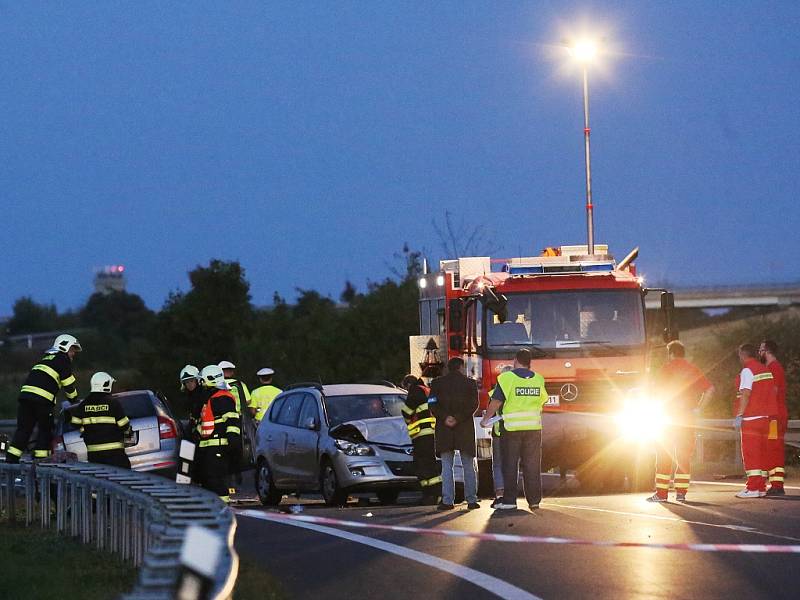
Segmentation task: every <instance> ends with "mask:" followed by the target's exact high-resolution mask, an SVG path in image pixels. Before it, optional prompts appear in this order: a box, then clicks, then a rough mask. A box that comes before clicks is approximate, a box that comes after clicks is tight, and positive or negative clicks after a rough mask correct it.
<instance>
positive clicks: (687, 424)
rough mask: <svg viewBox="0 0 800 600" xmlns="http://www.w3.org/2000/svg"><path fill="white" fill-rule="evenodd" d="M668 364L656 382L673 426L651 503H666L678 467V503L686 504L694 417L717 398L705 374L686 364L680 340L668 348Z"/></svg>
mask: <svg viewBox="0 0 800 600" xmlns="http://www.w3.org/2000/svg"><path fill="white" fill-rule="evenodd" d="M667 355H668V356H669V361H668V362H667V363H666V364H665V365H664V366H663V367H662V368H661V371H660V372H659V373H658V377H657V378H656V381H657V384H658V389H659V391H660V392H661V394H662V396H663V398H664V401H665V409H666V411H667V414H669V420H670V426H669V427H668V428H667V430H666V432H665V436H664V440H663V443H662V444H660V445H659V448H658V455H657V458H656V482H655V486H656V491H655V494H653V495H652V496H651V497H649V498H648V501H650V502H666V501H667V494H668V493H669V484H670V481H671V480H672V467H673V463H674V464H675V499H676V500H677V501H678V502H684V501H685V500H686V493H687V492H688V491H689V480H690V479H691V476H690V464H691V460H692V454H693V453H694V444H695V439H694V434H695V432H694V427H695V422H694V421H695V417H697V416H699V415H700V413H702V411H703V408H704V407H705V406H706V405H707V404H708V402H709V401H710V399H711V397H712V395H713V394H714V386H713V385H712V384H711V382H710V381H709V380H708V379H706V376H705V375H704V374H703V372H702V371H701V370H700V369H698V368H697V367H696V366H695V365H693V364H692V363H690V362H689V361H688V360H686V348H685V347H684V345H683V344H682V343H681V342H679V341H678V340H674V341H672V342H670V343H669V344H667Z"/></svg>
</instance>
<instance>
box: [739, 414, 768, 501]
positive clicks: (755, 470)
mask: <svg viewBox="0 0 800 600" xmlns="http://www.w3.org/2000/svg"><path fill="white" fill-rule="evenodd" d="M769 421H770V420H769V419H768V418H766V417H765V418H759V419H753V420H752V421H742V462H743V463H744V471H745V475H747V489H748V490H751V491H760V492H763V491H766V489H767V475H768V465H769V454H768V453H767V434H768V433H769Z"/></svg>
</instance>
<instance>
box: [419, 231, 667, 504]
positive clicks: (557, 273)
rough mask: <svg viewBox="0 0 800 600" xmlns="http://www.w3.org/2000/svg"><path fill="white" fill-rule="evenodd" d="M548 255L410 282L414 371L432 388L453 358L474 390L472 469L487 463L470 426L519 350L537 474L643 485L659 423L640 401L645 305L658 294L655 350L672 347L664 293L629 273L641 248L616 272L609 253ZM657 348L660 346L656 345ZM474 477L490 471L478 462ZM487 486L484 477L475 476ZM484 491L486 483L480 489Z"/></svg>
mask: <svg viewBox="0 0 800 600" xmlns="http://www.w3.org/2000/svg"><path fill="white" fill-rule="evenodd" d="M594 249H595V253H594V254H593V255H591V256H589V255H587V246H585V245H582V246H581V245H577V246H562V247H560V248H547V249H546V250H545V251H543V252H542V254H541V255H540V256H536V257H528V258H513V259H498V260H493V259H491V258H489V257H470V258H459V259H453V260H443V261H441V262H440V265H439V271H438V272H434V273H426V274H424V275H423V276H422V277H421V278H420V280H419V289H420V297H419V315H420V335H418V336H412V337H411V339H410V345H411V365H412V372H414V373H417V374H418V375H421V376H422V377H426V378H432V377H435V376H437V375H438V374H439V373H440V372H441V371H442V369H443V365H444V363H446V362H447V359H448V358H451V357H454V356H460V357H462V358H463V359H464V360H465V362H466V368H467V375H468V376H470V377H472V378H474V379H475V380H476V381H478V384H479V390H480V408H479V410H478V412H477V413H476V419H475V420H476V432H477V436H478V459H479V462H482V461H486V460H488V459H490V458H491V440H490V437H489V436H490V433H489V431H488V430H485V429H483V428H481V427H480V426H479V425H478V424H477V423H478V421H479V420H480V416H481V413H482V411H483V410H484V409H485V407H486V405H487V404H488V400H489V395H490V393H491V390H492V389H493V387H494V385H495V383H496V381H497V376H498V375H499V374H500V373H501V372H503V370H505V369H507V368H510V367H511V366H512V364H513V361H514V355H515V353H516V352H517V350H518V349H520V348H528V349H529V350H530V351H531V354H532V357H533V362H532V369H533V370H534V371H537V372H539V373H541V374H542V375H543V376H544V378H545V381H546V387H547V393H548V400H547V403H546V405H545V409H544V410H545V414H544V415H543V417H544V418H543V438H542V440H543V441H542V446H543V448H542V449H543V454H542V468H543V470H547V469H551V468H560V470H561V473H562V476H566V472H567V470H575V471H576V472H577V474H578V479H579V480H580V481H581V483H582V484H583V483H587V482H588V483H590V485H591V486H592V487H600V488H606V487H609V488H611V487H614V488H619V487H620V485H624V486H625V487H626V488H628V489H632V488H634V487H644V486H646V485H652V481H653V480H652V470H653V462H654V461H653V460H651V458H652V457H653V455H652V450H653V449H652V447H651V446H650V444H649V443H645V442H652V441H653V439H655V438H657V436H658V433H659V431H660V428H661V427H662V426H663V418H662V415H661V411H660V407H659V406H658V404H657V402H655V401H652V400H651V399H650V398H648V394H647V392H646V386H645V382H646V378H647V373H648V369H649V351H650V349H651V346H652V343H651V341H650V340H649V339H648V335H647V331H648V329H647V326H646V320H645V319H646V317H645V307H644V296H645V294H647V293H648V292H651V293H652V292H655V291H657V292H660V293H661V304H662V312H663V313H664V322H665V324H666V328H665V330H664V335H663V337H664V341H669V340H671V339H676V338H677V331H676V330H675V327H674V320H673V318H672V309H673V306H674V301H673V298H672V294H670V293H669V292H667V291H666V290H660V289H659V290H648V289H646V288H644V287H643V280H642V278H640V277H637V275H636V268H635V266H634V264H633V260H634V259H635V258H636V256H637V255H638V249H636V250H634V251H632V252H631V253H630V254H629V255H628V256H627V257H625V259H624V260H623V261H621V262H620V263H617V262H616V261H615V260H614V258H613V257H612V256H611V255H609V254H608V247H607V246H605V245H599V244H598V245H595V248H594ZM659 341H660V340H659ZM481 467H483V468H481V472H482V473H484V474H486V473H489V472H490V471H491V469H489V468H488V465H484V464H481ZM482 480H483V481H484V482H485V476H482ZM484 485H485V484H484Z"/></svg>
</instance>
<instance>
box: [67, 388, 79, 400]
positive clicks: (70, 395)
mask: <svg viewBox="0 0 800 600" xmlns="http://www.w3.org/2000/svg"><path fill="white" fill-rule="evenodd" d="M64 395H65V396H66V397H67V398H69V399H70V400H74V399H75V398H77V397H78V390H72V391H71V392H67V391H65V392H64Z"/></svg>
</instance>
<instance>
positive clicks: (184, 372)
mask: <svg viewBox="0 0 800 600" xmlns="http://www.w3.org/2000/svg"><path fill="white" fill-rule="evenodd" d="M187 379H200V369H198V368H197V367H195V366H194V365H186V366H185V367H183V368H182V369H181V376H180V380H181V381H182V382H183V381H186V380H187Z"/></svg>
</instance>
